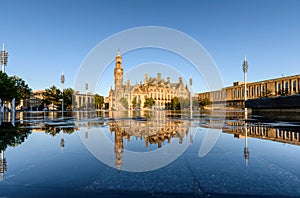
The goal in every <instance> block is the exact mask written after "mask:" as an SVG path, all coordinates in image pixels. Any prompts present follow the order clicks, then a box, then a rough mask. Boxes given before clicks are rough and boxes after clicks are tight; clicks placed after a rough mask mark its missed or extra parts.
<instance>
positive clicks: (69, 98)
mask: <svg viewBox="0 0 300 198" xmlns="http://www.w3.org/2000/svg"><path fill="white" fill-rule="evenodd" d="M73 94H74V90H73V89H72V88H67V89H64V96H63V98H64V107H65V108H66V109H70V110H71V109H73V103H72V102H73Z"/></svg>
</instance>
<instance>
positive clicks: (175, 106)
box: [171, 96, 180, 110]
mask: <svg viewBox="0 0 300 198" xmlns="http://www.w3.org/2000/svg"><path fill="white" fill-rule="evenodd" d="M171 107H172V109H174V110H179V109H180V101H179V98H178V97H176V96H175V97H174V98H172V99H171Z"/></svg>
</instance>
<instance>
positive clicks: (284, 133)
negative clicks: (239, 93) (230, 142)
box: [223, 122, 300, 146]
mask: <svg viewBox="0 0 300 198" xmlns="http://www.w3.org/2000/svg"><path fill="white" fill-rule="evenodd" d="M237 123H238V124H237ZM226 124H228V125H229V126H230V127H227V128H226V127H225V128H223V132H225V133H233V134H234V136H235V137H238V138H239V137H244V129H243V126H242V125H241V124H242V122H232V123H229V122H227V123H226ZM247 136H248V137H252V138H259V139H265V140H271V141H276V142H283V143H288V144H295V145H299V146H300V131H299V130H296V129H295V130H293V129H288V128H277V127H270V126H267V125H263V124H258V123H257V124H256V123H247Z"/></svg>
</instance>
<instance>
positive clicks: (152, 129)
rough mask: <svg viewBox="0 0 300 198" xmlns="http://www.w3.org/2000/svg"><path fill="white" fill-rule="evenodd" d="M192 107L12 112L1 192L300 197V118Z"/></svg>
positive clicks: (5, 128) (0, 161)
mask: <svg viewBox="0 0 300 198" xmlns="http://www.w3.org/2000/svg"><path fill="white" fill-rule="evenodd" d="M189 115H190V114H189V112H171V111H147V112H139V113H138V114H137V112H111V111H98V112H73V113H65V114H64V115H63V116H62V115H61V113H59V112H27V113H26V112H17V113H16V118H15V119H11V115H9V114H6V115H5V116H2V117H1V128H0V150H1V155H0V197H119V196H123V197H142V196H143V197H245V196H248V197H261V196H263V197H283V196H285V197H295V196H300V169H299V167H300V123H299V122H298V121H293V120H292V119H280V118H274V117H272V116H271V117H263V116H260V115H254V114H251V113H248V114H245V112H244V111H242V110H241V111H226V112H224V111H214V112H211V111H205V112H201V113H199V114H194V115H193V118H190V117H189ZM287 116H288V115H287Z"/></svg>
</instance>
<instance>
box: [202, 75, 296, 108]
mask: <svg viewBox="0 0 300 198" xmlns="http://www.w3.org/2000/svg"><path fill="white" fill-rule="evenodd" d="M299 93H300V75H293V76H285V77H281V78H274V79H269V80H263V81H259V82H247V99H256V98H261V97H277V96H282V95H294V94H299ZM197 96H198V98H199V99H204V98H209V99H210V101H211V102H212V103H213V104H218V103H220V104H222V103H224V102H226V105H227V106H240V107H242V106H244V82H234V83H233V86H229V87H225V88H223V89H222V90H217V91H211V92H204V93H199V94H197Z"/></svg>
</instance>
